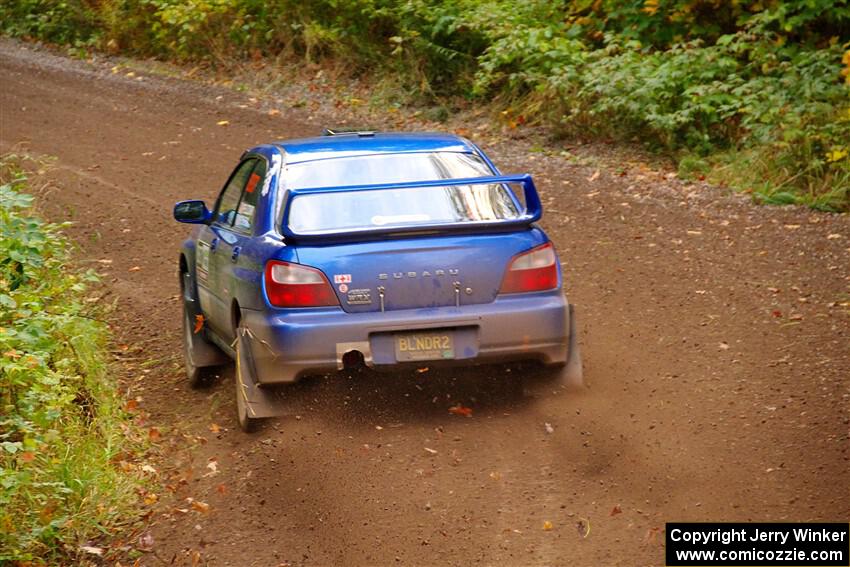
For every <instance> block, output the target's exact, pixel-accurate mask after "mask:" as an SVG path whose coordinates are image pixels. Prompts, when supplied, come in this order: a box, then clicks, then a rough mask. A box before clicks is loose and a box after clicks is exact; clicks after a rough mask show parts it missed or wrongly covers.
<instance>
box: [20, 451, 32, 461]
mask: <svg viewBox="0 0 850 567" xmlns="http://www.w3.org/2000/svg"><path fill="white" fill-rule="evenodd" d="M20 458H21V460H22V461H23V462H25V463H31V462H33V461H34V460H35V453H33V452H32V451H24V452H23V453H21V457H20Z"/></svg>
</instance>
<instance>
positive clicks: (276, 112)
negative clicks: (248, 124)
mask: <svg viewBox="0 0 850 567" xmlns="http://www.w3.org/2000/svg"><path fill="white" fill-rule="evenodd" d="M279 115H280V110H278V109H276V108H272V109H271V110H269V116H279Z"/></svg>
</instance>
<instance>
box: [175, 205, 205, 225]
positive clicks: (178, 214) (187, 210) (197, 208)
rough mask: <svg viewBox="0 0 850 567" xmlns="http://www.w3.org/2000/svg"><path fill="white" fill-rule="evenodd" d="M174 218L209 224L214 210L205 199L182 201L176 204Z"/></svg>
mask: <svg viewBox="0 0 850 567" xmlns="http://www.w3.org/2000/svg"><path fill="white" fill-rule="evenodd" d="M174 220H176V221H178V222H185V223H189V224H209V222H210V221H211V220H212V212H210V210H209V209H208V208H207V205H206V203H204V202H203V201H197V200H193V201H180V202H179V203H177V204H176V205H174Z"/></svg>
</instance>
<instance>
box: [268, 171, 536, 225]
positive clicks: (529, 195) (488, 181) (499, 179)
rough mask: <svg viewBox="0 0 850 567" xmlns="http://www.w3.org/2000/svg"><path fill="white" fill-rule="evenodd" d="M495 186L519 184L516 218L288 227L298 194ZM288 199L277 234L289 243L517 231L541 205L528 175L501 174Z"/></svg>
mask: <svg viewBox="0 0 850 567" xmlns="http://www.w3.org/2000/svg"><path fill="white" fill-rule="evenodd" d="M498 183H519V184H521V185H522V188H523V194H524V197H525V199H524V200H525V207H524V209H525V210H524V211H523V212H522V214H520V216H518V217H517V218H514V219H507V220H496V221H465V222H453V223H433V224H428V223H423V224H417V225H405V226H391V227H366V228H359V229H344V230H328V231H322V232H309V233H298V232H294V231H293V230H292V229H291V228H290V227H289V211H290V209H291V208H292V202H293V201H294V200H295V199H297V198H298V197H299V196H301V195H310V194H313V193H350V192H355V191H370V190H376V189H414V188H421V187H455V186H460V185H494V184H498ZM287 193H288V197H287V199H286V203H285V204H284V207H283V215H282V216H281V227H280V228H281V232H282V234H283V236H284V237H286V238H287V239H291V240H298V241H301V240H324V239H328V238H334V239H337V238H344V237H361V236H364V237H369V236H378V235H383V234H396V233H411V234H413V233H421V232H433V231H452V232H479V231H486V230H506V229H511V228H519V227H523V226H528V225H530V224H532V223H535V222H537V221H539V220H540V217H541V216H543V206H542V205H541V203H540V197H539V196H538V195H537V189H536V188H535V187H534V181H533V180H532V179H531V175H530V174H528V173H524V174H521V175H501V176H490V177H468V178H463V179H438V180H435V181H414V182H408V183H385V184H380V185H350V186H347V187H315V188H307V189H289V190H288V191H287ZM511 196H512V197H514V201H515V202H516V204H517V206H518V207H519V208H520V209H521V210H522V208H523V207H522V204H521V203H519V202H518V201H517V199H516V198H515V196H514V194H513V192H511Z"/></svg>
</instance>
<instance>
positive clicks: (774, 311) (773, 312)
mask: <svg viewBox="0 0 850 567" xmlns="http://www.w3.org/2000/svg"><path fill="white" fill-rule="evenodd" d="M770 314H771V315H773V316H774V317H782V311H780V310H779V309H774V310H773V311H771V312H770Z"/></svg>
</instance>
